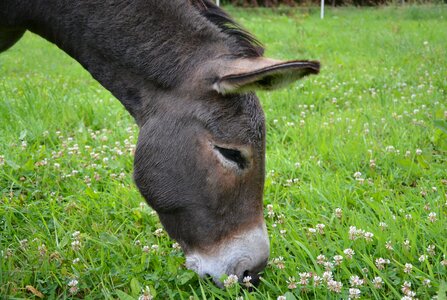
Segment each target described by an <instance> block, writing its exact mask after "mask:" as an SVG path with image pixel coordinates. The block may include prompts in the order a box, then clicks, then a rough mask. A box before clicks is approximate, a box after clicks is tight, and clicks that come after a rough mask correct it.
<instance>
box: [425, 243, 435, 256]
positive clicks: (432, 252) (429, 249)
mask: <svg viewBox="0 0 447 300" xmlns="http://www.w3.org/2000/svg"><path fill="white" fill-rule="evenodd" d="M427 252H428V254H430V255H431V256H434V255H435V254H436V250H435V245H428V247H427Z"/></svg>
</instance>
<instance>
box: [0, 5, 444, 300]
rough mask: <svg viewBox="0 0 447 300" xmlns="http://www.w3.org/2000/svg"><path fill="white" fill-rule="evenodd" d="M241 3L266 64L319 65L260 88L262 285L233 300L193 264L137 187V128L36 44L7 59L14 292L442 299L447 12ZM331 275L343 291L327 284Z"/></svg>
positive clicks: (3, 252)
mask: <svg viewBox="0 0 447 300" xmlns="http://www.w3.org/2000/svg"><path fill="white" fill-rule="evenodd" d="M228 9H229V10H230V12H231V14H233V15H234V16H235V17H236V18H237V19H238V20H239V21H241V22H242V23H243V24H244V25H245V26H246V27H247V28H249V29H250V30H251V31H252V32H254V33H255V35H256V36H257V37H258V38H259V39H260V40H261V41H263V42H264V43H265V44H266V45H267V49H268V51H267V54H268V55H270V56H273V57H276V58H283V59H288V58H289V59H292V58H305V59H319V60H321V62H322V65H323V69H322V72H321V74H320V75H319V76H316V77H312V78H309V79H306V80H304V81H302V82H299V83H297V84H295V85H293V86H291V87H289V88H287V89H285V90H282V91H278V92H273V93H260V94H259V96H260V98H261V99H262V103H263V106H264V109H265V112H266V117H267V132H268V133H267V134H268V136H267V174H266V186H265V200H264V202H265V204H266V205H268V207H267V208H266V210H265V214H266V218H267V226H268V230H269V234H270V238H271V247H272V248H271V262H270V264H269V266H268V267H267V269H266V270H265V272H264V274H263V283H262V284H261V286H260V287H259V289H258V290H256V291H254V292H252V293H248V292H247V291H246V290H243V289H241V288H240V287H238V286H233V287H231V288H228V289H226V290H220V289H218V288H216V287H215V286H213V285H212V284H211V283H209V282H208V281H206V280H201V279H199V278H198V277H197V276H196V275H195V274H194V273H193V272H191V271H188V270H186V269H185V268H184V266H183V263H184V257H183V255H182V253H181V251H179V250H178V249H177V248H176V247H175V244H174V243H173V241H172V240H170V239H169V238H168V237H167V235H166V234H165V233H164V232H161V233H160V231H159V230H158V231H157V229H159V228H161V225H160V223H159V221H158V218H157V216H156V214H155V213H154V212H153V211H152V210H151V209H150V208H148V207H147V206H145V205H140V203H141V202H142V201H143V199H142V198H141V196H140V195H139V193H138V192H137V190H136V188H135V186H134V184H133V183H132V180H131V172H132V161H133V159H132V152H133V150H134V144H135V142H136V137H137V134H138V128H137V127H136V126H135V125H134V124H133V121H132V119H131V118H130V117H129V115H128V114H127V113H126V111H125V110H124V109H123V108H122V107H121V106H120V104H119V102H118V101H116V100H115V99H113V97H112V96H111V95H110V93H109V92H107V91H105V90H104V89H103V88H102V87H101V86H99V85H98V83H96V82H95V81H94V80H93V79H92V78H91V77H90V75H89V74H88V73H86V72H85V71H84V70H83V69H82V68H81V67H80V66H79V65H78V64H77V63H76V62H75V61H73V60H72V59H70V58H69V57H68V56H67V55H65V54H64V53H62V52H61V51H60V50H58V49H57V48H56V47H55V46H53V45H51V44H49V43H47V42H46V41H44V40H42V39H41V38H39V37H37V36H34V35H32V34H30V33H27V34H26V35H25V37H24V38H23V39H22V40H21V41H20V42H19V43H18V44H17V45H15V46H14V47H13V48H12V49H10V50H9V51H7V52H5V53H2V54H1V55H0V74H1V75H0V78H1V81H0V120H1V122H0V228H1V229H0V295H2V297H5V298H10V299H16V298H29V297H31V298H33V297H38V296H39V293H42V294H43V295H45V297H47V298H48V299H65V298H73V299H77V298H86V299H117V298H119V299H136V298H137V297H138V296H140V295H141V291H142V288H143V287H145V286H148V287H149V289H150V292H151V294H152V295H153V296H155V298H156V299H169V298H171V299H190V296H192V297H193V299H236V298H237V297H243V298H244V299H277V298H278V297H279V296H285V297H286V299H298V298H302V299H340V298H343V299H345V298H348V296H349V293H350V292H351V293H352V295H351V297H353V296H354V292H356V291H355V290H351V291H350V290H349V289H350V288H358V289H359V291H360V292H361V297H362V298H364V299H400V298H402V297H404V294H405V293H406V294H407V295H410V296H411V292H409V290H411V291H412V292H415V293H416V295H417V297H418V298H420V299H429V298H432V297H434V296H436V295H437V296H438V299H446V297H447V296H446V290H447V283H446V278H447V266H446V264H447V260H446V259H447V257H446V256H447V222H446V220H447V199H446V198H447V171H446V169H447V168H446V166H447V157H446V154H447V94H446V93H447V47H446V40H447V31H446V30H445V28H447V7H446V6H414V7H413V6H410V7H402V8H401V7H398V8H396V7H386V8H378V9H356V8H342V9H336V10H329V11H327V17H326V19H324V20H320V19H319V15H318V11H317V10H316V9H312V8H311V9H301V10H290V9H278V10H274V11H271V10H266V9H258V10H243V9H234V8H228ZM319 224H323V225H324V227H323V225H319ZM351 226H355V228H353V227H351ZM77 231H79V233H75V232H77ZM370 233H372V236H371V234H370ZM144 246H147V247H144ZM173 246H174V247H173ZM346 249H351V250H353V251H354V253H355V254H353V256H352V258H351V259H349V256H350V255H349V250H347V251H345V250H346ZM345 252H346V253H345ZM321 255H323V256H324V257H323V256H321ZM337 255H339V256H341V258H342V259H343V261H342V262H341V263H340V264H339V265H337V264H334V262H340V261H339V260H340V257H339V256H337ZM421 256H422V257H421ZM334 257H335V261H334ZM380 258H382V260H381V261H380ZM331 263H332V265H331ZM406 264H407V265H406ZM408 264H411V266H412V267H410V265H408ZM326 269H328V270H329V269H331V270H332V276H333V281H330V280H329V281H326V282H324V283H322V284H321V285H318V286H314V282H315V280H314V278H313V276H314V275H317V276H321V277H322V276H323V274H324V272H325V270H326ZM309 273H311V274H309ZM310 275H311V277H310V278H309V276H310ZM327 275H328V273H326V274H325V276H327ZM352 276H359V279H364V281H363V283H362V282H359V280H357V279H356V278H355V277H352ZM293 277H294V278H293ZM375 277H380V278H381V279H382V283H381V284H380V281H379V280H378V279H376V280H375V281H374V278H375ZM72 280H77V284H75V283H76V282H73V281H72ZM427 280H429V281H427ZM317 281H318V278H317ZM337 282H340V283H342V284H343V286H342V288H341V292H340V293H337V292H334V291H331V290H330V289H329V288H332V289H333V290H334V289H337V285H336V283H337ZM294 283H296V284H294ZM408 283H411V287H409V286H408ZM294 285H296V287H294ZM379 285H381V287H380V288H379V287H378V286H379ZM73 286H74V287H75V288H76V287H77V289H78V290H77V291H76V292H75V293H71V292H70V288H73ZM408 299H410V298H408Z"/></svg>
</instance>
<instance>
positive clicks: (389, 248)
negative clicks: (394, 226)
mask: <svg viewBox="0 0 447 300" xmlns="http://www.w3.org/2000/svg"><path fill="white" fill-rule="evenodd" d="M385 248H386V250H389V251H393V250H394V249H393V244H392V243H391V241H387V242H386V243H385Z"/></svg>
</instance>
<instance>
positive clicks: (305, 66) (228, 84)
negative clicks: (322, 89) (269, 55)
mask: <svg viewBox="0 0 447 300" xmlns="http://www.w3.org/2000/svg"><path fill="white" fill-rule="evenodd" d="M319 71H320V63H319V62H318V61H307V60H293V61H275V60H270V59H266V58H260V59H255V60H252V59H250V60H249V59H246V60H240V61H238V62H235V63H234V65H233V66H232V67H231V66H230V67H229V68H228V69H227V70H226V71H225V73H226V74H224V75H222V76H220V77H219V78H218V79H217V81H216V82H214V84H213V89H214V90H216V91H217V92H218V93H221V94H231V93H240V92H248V91H254V90H274V89H277V88H281V87H284V86H286V85H288V84H290V83H292V82H294V81H296V80H298V79H301V78H302V77H304V76H307V75H310V74H318V72H319Z"/></svg>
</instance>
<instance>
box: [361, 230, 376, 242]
mask: <svg viewBox="0 0 447 300" xmlns="http://www.w3.org/2000/svg"><path fill="white" fill-rule="evenodd" d="M363 236H364V237H365V240H366V241H367V242H371V241H372V239H373V237H374V234H373V233H372V232H365V233H364V235H363Z"/></svg>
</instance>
